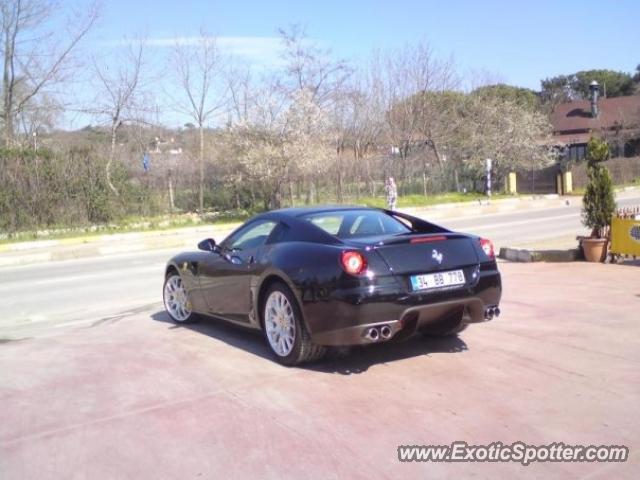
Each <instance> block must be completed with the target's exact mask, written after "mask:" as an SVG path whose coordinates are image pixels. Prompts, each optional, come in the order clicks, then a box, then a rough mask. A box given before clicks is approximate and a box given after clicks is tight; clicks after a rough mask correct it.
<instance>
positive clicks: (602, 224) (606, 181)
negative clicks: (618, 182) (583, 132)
mask: <svg viewBox="0 0 640 480" xmlns="http://www.w3.org/2000/svg"><path fill="white" fill-rule="evenodd" d="M608 158H609V147H608V145H607V144H606V142H604V141H603V140H600V139H597V138H591V140H589V144H588V145H587V161H588V166H587V176H588V178H589V182H588V183H587V187H586V189H585V192H584V197H582V223H583V224H584V225H585V226H586V227H588V228H590V229H591V236H592V237H597V238H603V237H605V236H606V235H607V230H608V227H609V225H610V224H611V217H612V216H613V214H614V212H615V209H616V201H615V197H614V193H613V182H612V180H611V175H610V174H609V170H607V168H606V167H605V166H603V165H602V164H601V162H603V161H605V160H607V159H608Z"/></svg>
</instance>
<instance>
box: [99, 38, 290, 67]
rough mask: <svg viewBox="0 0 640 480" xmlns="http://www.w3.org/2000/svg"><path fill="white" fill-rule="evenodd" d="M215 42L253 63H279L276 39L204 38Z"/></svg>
mask: <svg viewBox="0 0 640 480" xmlns="http://www.w3.org/2000/svg"><path fill="white" fill-rule="evenodd" d="M205 38H206V39H207V40H211V41H215V42H216V45H217V46H218V47H219V48H220V50H221V51H222V52H223V53H227V54H231V55H233V56H238V57H242V58H244V59H246V60H251V61H252V62H254V63H258V64H264V63H274V62H278V61H279V57H280V53H281V51H282V44H281V42H280V39H279V38H278V37H205ZM201 41H202V37H200V36H186V37H152V38H146V39H133V40H117V41H110V42H104V43H103V44H102V45H103V46H106V47H122V46H127V45H131V44H132V43H139V42H144V44H145V45H147V46H149V47H158V48H165V47H173V46H174V45H176V44H179V45H183V46H194V47H195V46H197V45H198V44H199V43H200V42H201Z"/></svg>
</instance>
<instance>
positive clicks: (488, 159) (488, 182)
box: [487, 158, 491, 198]
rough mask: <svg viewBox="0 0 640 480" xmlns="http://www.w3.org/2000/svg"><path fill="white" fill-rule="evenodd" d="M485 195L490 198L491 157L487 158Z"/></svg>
mask: <svg viewBox="0 0 640 480" xmlns="http://www.w3.org/2000/svg"><path fill="white" fill-rule="evenodd" d="M487 196H488V197H489V198H491V159H490V158H487Z"/></svg>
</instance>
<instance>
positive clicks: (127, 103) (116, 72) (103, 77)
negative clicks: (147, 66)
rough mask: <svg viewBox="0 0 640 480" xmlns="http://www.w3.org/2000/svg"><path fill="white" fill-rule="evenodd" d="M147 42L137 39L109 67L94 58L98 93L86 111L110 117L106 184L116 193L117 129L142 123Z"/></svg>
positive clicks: (98, 115)
mask: <svg viewBox="0 0 640 480" xmlns="http://www.w3.org/2000/svg"><path fill="white" fill-rule="evenodd" d="M143 51H144V42H135V45H134V44H131V45H130V46H129V47H128V50H127V52H126V55H124V56H123V57H122V59H123V60H122V61H121V63H120V65H118V66H116V67H112V68H111V71H109V70H110V69H109V68H108V67H107V66H105V65H101V64H99V63H98V62H97V61H95V60H94V64H93V65H94V73H95V76H96V79H97V83H98V85H97V91H98V95H97V97H96V99H95V101H94V102H93V105H92V106H91V107H89V108H87V109H86V110H85V111H86V112H87V113H90V114H93V115H95V116H97V117H102V118H106V119H108V122H109V134H110V149H109V159H108V161H107V164H106V166H105V173H106V176H107V184H108V185H109V188H110V189H111V191H112V192H113V193H114V194H115V195H116V196H117V195H118V189H117V188H116V187H115V185H114V184H113V181H112V178H111V169H112V166H113V162H114V160H115V155H116V142H117V136H118V130H119V129H120V127H122V125H123V124H124V123H126V122H141V121H142V118H141V112H142V110H143V108H142V106H141V104H140V102H139V96H140V90H141V69H142V56H143Z"/></svg>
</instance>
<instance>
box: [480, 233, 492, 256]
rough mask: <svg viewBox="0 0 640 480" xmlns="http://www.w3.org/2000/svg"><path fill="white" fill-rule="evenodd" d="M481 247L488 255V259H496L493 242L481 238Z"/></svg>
mask: <svg viewBox="0 0 640 480" xmlns="http://www.w3.org/2000/svg"><path fill="white" fill-rule="evenodd" d="M480 247H482V250H483V251H484V253H485V254H486V255H487V257H489V258H490V259H492V260H494V259H495V258H496V252H495V251H494V250H493V243H491V240H487V239H486V238H481V239H480Z"/></svg>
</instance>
